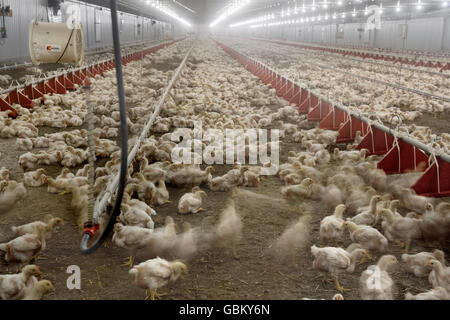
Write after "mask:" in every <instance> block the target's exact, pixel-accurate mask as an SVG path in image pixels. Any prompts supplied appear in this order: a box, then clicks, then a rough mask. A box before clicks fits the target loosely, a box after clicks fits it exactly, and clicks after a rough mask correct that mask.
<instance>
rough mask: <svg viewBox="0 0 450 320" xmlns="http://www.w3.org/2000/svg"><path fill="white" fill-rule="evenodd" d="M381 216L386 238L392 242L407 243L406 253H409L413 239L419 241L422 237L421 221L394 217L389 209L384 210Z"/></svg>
mask: <svg viewBox="0 0 450 320" xmlns="http://www.w3.org/2000/svg"><path fill="white" fill-rule="evenodd" d="M381 215H382V217H383V222H382V224H381V226H382V227H383V230H384V233H385V235H386V237H387V238H388V239H389V240H391V241H396V240H402V241H404V242H405V253H408V251H409V246H410V244H411V241H412V240H413V239H419V238H420V237H421V236H422V231H421V229H420V222H421V221H420V220H419V219H411V218H408V217H402V216H394V214H393V213H392V212H391V211H390V210H388V209H382V210H381Z"/></svg>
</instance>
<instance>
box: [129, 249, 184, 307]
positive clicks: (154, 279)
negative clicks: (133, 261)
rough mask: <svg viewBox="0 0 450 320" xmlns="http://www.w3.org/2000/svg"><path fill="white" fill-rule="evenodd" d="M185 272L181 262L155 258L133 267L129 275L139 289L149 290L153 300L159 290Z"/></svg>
mask: <svg viewBox="0 0 450 320" xmlns="http://www.w3.org/2000/svg"><path fill="white" fill-rule="evenodd" d="M186 272H187V266H186V265H185V264H184V263H182V262H181V261H172V262H169V261H167V260H164V259H161V258H160V257H157V258H155V259H151V260H148V261H146V262H142V263H140V264H139V265H137V266H135V267H133V268H132V269H131V270H130V271H129V274H130V275H132V276H134V281H135V284H136V285H137V286H138V287H139V288H142V289H145V290H149V291H150V299H151V300H155V296H157V292H156V291H157V290H158V289H159V288H161V287H163V286H165V285H167V284H168V283H169V282H174V281H176V280H178V278H179V277H180V276H181V274H182V273H186ZM146 299H147V297H146Z"/></svg>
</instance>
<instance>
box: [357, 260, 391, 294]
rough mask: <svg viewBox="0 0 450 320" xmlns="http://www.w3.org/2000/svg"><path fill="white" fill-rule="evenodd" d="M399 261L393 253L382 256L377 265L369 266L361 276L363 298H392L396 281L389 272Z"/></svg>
mask: <svg viewBox="0 0 450 320" xmlns="http://www.w3.org/2000/svg"><path fill="white" fill-rule="evenodd" d="M396 263H398V260H397V258H396V257H394V256H392V255H386V256H382V257H381V258H380V259H379V260H378V263H377V264H376V265H371V266H369V267H368V268H367V269H366V270H365V271H364V272H363V273H362V274H361V277H360V278H359V284H360V293H361V298H362V299H363V300H392V299H393V289H394V281H393V280H392V278H391V277H390V276H389V274H388V272H387V271H388V269H389V267H390V266H392V265H394V264H396Z"/></svg>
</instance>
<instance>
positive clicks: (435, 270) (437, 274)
mask: <svg viewBox="0 0 450 320" xmlns="http://www.w3.org/2000/svg"><path fill="white" fill-rule="evenodd" d="M425 266H427V267H428V268H430V269H432V270H431V272H430V275H429V276H428V281H429V282H430V284H431V285H432V286H433V288H436V287H443V288H444V289H445V290H447V291H450V267H446V266H445V265H443V264H442V263H441V262H439V261H438V260H436V259H430V260H428V261H427V263H426V264H425Z"/></svg>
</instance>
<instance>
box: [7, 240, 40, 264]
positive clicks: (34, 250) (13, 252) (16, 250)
mask: <svg viewBox="0 0 450 320" xmlns="http://www.w3.org/2000/svg"><path fill="white" fill-rule="evenodd" d="M45 246H46V241H45V235H44V234H40V235H36V234H30V233H27V234H25V235H23V236H20V237H18V238H15V239H13V240H11V241H9V242H7V243H1V244H0V251H4V252H5V260H6V262H29V261H31V260H33V259H34V258H35V257H36V256H37V255H38V254H39V253H40V252H41V251H43V250H45Z"/></svg>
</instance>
